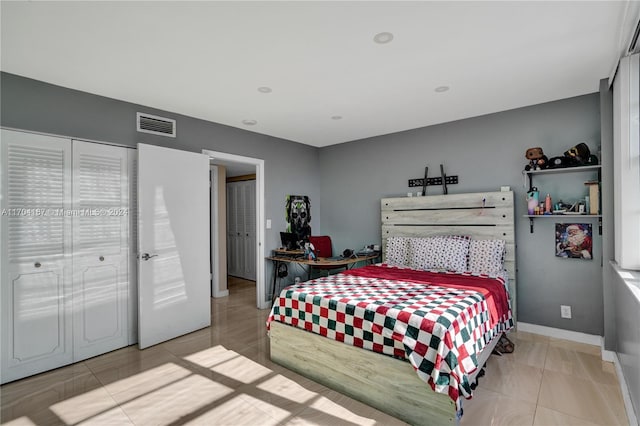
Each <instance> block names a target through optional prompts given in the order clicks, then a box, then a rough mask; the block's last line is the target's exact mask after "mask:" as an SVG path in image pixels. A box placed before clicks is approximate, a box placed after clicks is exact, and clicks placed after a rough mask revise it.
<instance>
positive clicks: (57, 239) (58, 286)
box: [0, 129, 73, 383]
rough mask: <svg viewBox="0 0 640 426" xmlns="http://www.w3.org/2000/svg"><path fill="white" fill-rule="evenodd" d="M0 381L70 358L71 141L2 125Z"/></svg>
mask: <svg viewBox="0 0 640 426" xmlns="http://www.w3.org/2000/svg"><path fill="white" fill-rule="evenodd" d="M0 147H1V150H0V163H1V166H0V171H1V172H2V173H1V179H0V187H1V188H2V191H1V196H0V207H1V209H2V221H1V223H2V226H1V228H0V229H1V231H0V237H1V238H0V241H1V242H2V243H1V247H2V250H1V252H2V253H1V256H0V257H1V259H2V268H0V269H1V271H2V273H1V277H0V282H1V284H2V286H1V287H2V297H1V301H2V308H1V310H2V333H1V334H2V352H1V354H0V358H1V360H2V363H1V364H2V373H1V374H0V382H1V383H6V382H9V381H12V380H15V379H19V378H22V377H25V376H29V375H32V374H36V373H39V372H41V371H46V370H50V369H52V368H56V367H59V366H61V365H65V364H69V363H71V362H72V361H73V344H72V325H71V295H72V293H71V256H70V252H69V248H70V247H71V217H70V216H68V215H67V214H65V212H67V211H69V209H70V203H71V166H70V165H71V141H70V140H69V139H62V138H57V137H51V136H43V135H36V134H32V133H24V132H15V131H10V130H4V129H3V130H2V137H1V144H0Z"/></svg>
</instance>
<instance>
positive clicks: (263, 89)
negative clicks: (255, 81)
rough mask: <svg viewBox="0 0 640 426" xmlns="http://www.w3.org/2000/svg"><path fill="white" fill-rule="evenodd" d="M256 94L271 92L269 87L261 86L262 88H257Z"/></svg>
mask: <svg viewBox="0 0 640 426" xmlns="http://www.w3.org/2000/svg"><path fill="white" fill-rule="evenodd" d="M258 92H260V93H271V92H273V90H271V87H267V86H262V87H258Z"/></svg>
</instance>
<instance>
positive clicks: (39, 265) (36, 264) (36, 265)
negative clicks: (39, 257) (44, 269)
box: [33, 262, 42, 268]
mask: <svg viewBox="0 0 640 426" xmlns="http://www.w3.org/2000/svg"><path fill="white" fill-rule="evenodd" d="M33 266H35V267H36V268H39V267H41V266H42V264H41V263H40V262H36V263H34V264H33Z"/></svg>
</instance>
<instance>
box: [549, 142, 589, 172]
mask: <svg viewBox="0 0 640 426" xmlns="http://www.w3.org/2000/svg"><path fill="white" fill-rule="evenodd" d="M597 164H598V157H596V156H595V155H593V154H591V152H590V151H589V147H588V146H587V144H586V143H584V142H580V143H579V144H577V145H576V146H574V147H571V148H569V149H568V150H566V151H565V152H564V155H563V156H562V157H552V158H551V159H550V160H549V168H550V169H561V168H564V167H577V166H593V165H597Z"/></svg>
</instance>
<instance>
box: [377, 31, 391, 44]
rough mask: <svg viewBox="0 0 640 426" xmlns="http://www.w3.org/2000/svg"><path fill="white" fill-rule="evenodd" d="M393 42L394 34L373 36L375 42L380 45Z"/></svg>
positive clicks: (386, 33)
mask: <svg viewBox="0 0 640 426" xmlns="http://www.w3.org/2000/svg"><path fill="white" fill-rule="evenodd" d="M391 40H393V34H391V33H388V32H384V33H378V34H376V35H375V36H373V41H375V42H376V43H378V44H387V43H391Z"/></svg>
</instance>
